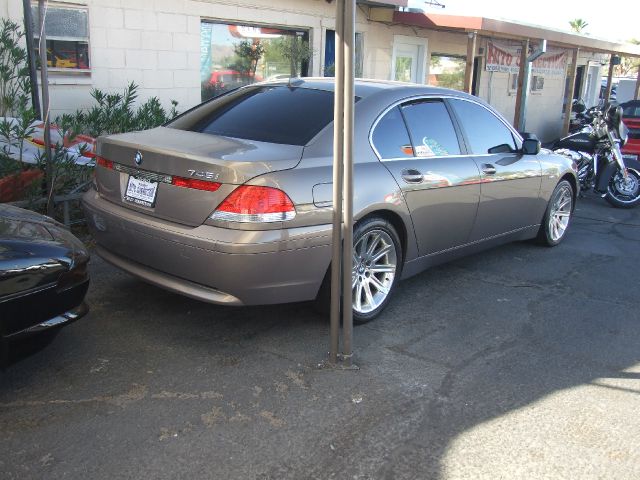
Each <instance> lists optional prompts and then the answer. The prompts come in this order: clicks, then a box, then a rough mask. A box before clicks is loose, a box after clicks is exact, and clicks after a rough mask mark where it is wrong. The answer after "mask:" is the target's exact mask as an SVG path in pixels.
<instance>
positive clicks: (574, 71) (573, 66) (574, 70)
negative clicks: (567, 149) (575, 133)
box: [562, 48, 580, 137]
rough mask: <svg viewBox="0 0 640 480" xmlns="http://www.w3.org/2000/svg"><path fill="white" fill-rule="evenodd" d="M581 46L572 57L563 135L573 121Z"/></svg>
mask: <svg viewBox="0 0 640 480" xmlns="http://www.w3.org/2000/svg"><path fill="white" fill-rule="evenodd" d="M579 51H580V49H579V48H576V49H575V50H574V51H573V56H572V57H571V69H570V70H569V75H568V79H569V88H568V89H567V98H566V101H567V103H566V105H565V106H564V122H563V124H562V136H563V137H564V136H565V135H567V134H568V133H569V122H570V121H571V107H572V106H573V93H574V91H575V88H576V74H577V72H578V52H579Z"/></svg>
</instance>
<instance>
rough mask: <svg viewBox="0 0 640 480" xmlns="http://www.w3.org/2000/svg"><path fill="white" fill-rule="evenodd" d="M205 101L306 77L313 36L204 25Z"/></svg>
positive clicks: (202, 72)
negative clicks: (270, 82)
mask: <svg viewBox="0 0 640 480" xmlns="http://www.w3.org/2000/svg"><path fill="white" fill-rule="evenodd" d="M200 41H201V42H200V81H201V85H202V100H207V99H209V98H212V97H216V96H218V95H221V94H223V93H225V92H228V91H230V90H233V89H235V88H238V87H242V86H244V85H249V84H251V83H254V82H259V81H262V80H272V79H279V78H289V77H291V76H306V75H307V73H308V68H309V59H310V57H311V55H312V50H311V48H310V46H309V33H308V32H307V31H305V30H292V29H283V28H272V27H257V26H251V25H236V24H224V23H211V22H202V23H201V25H200Z"/></svg>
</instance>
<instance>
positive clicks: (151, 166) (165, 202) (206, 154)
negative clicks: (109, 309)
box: [96, 127, 304, 226]
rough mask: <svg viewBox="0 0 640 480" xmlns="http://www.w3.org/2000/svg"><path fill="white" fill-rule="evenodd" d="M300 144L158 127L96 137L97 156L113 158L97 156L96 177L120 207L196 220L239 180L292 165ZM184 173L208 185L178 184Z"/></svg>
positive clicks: (102, 190) (100, 187)
mask: <svg viewBox="0 0 640 480" xmlns="http://www.w3.org/2000/svg"><path fill="white" fill-rule="evenodd" d="M303 148H304V147H302V146H297V145H282V144H272V143H266V142H259V141H253V140H240V139H234V138H228V137H222V136H217V135H211V134H205V133H197V132H190V131H183V130H177V129H173V128H166V127H158V128H155V129H152V130H147V131H143V132H131V133H125V134H119V135H112V136H107V137H101V138H99V139H98V156H99V157H102V158H104V159H105V160H106V161H107V162H113V164H112V165H110V167H111V168H103V166H100V162H99V165H98V166H97V167H96V182H97V187H98V192H99V193H100V194H101V195H102V196H103V197H105V198H106V199H108V200H110V201H112V202H114V203H118V204H121V205H122V206H123V207H126V208H129V209H133V210H138V211H144V212H145V213H146V214H148V215H151V216H154V217H158V218H163V219H167V220H171V221H175V222H178V223H182V224H186V225H193V226H196V225H201V224H202V223H203V222H204V221H205V220H206V219H207V217H208V216H209V215H210V214H211V213H212V212H213V211H214V209H215V208H216V207H217V206H218V205H219V204H220V202H222V200H224V199H225V198H226V197H227V195H228V194H229V193H231V191H233V190H234V189H235V188H236V187H237V186H238V185H241V184H243V183H245V182H247V181H248V180H250V179H251V178H253V177H256V176H258V175H262V174H265V173H269V172H275V171H278V170H287V169H290V168H293V167H295V166H296V165H297V164H298V162H299V161H300V158H301V157H302V152H303ZM183 179H186V180H187V181H189V180H196V181H197V182H196V183H197V184H198V186H199V187H205V188H206V187H211V188H210V190H202V189H198V188H190V187H186V186H178V185H176V183H179V184H182V185H184V184H185V181H183ZM214 183H217V184H220V186H219V188H217V189H215V186H214V185H213V184H214ZM214 189H215V190H214ZM138 193H140V194H138ZM147 194H148V196H146V195H147Z"/></svg>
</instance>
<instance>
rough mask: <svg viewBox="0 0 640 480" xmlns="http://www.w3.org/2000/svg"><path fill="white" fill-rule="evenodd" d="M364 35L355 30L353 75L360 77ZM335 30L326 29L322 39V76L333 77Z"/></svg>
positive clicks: (334, 70) (334, 66)
mask: <svg viewBox="0 0 640 480" xmlns="http://www.w3.org/2000/svg"><path fill="white" fill-rule="evenodd" d="M363 51H364V37H363V36H362V33H358V32H356V48H355V57H356V59H355V76H356V78H362V65H363V63H364V53H363ZM335 64H336V32H335V30H327V32H326V36H325V41H324V70H323V71H324V76H325V77H333V76H335V74H336V65H335Z"/></svg>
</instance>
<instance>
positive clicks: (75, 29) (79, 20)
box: [31, 5, 90, 71]
mask: <svg viewBox="0 0 640 480" xmlns="http://www.w3.org/2000/svg"><path fill="white" fill-rule="evenodd" d="M31 12H32V16H33V23H34V26H33V33H34V37H35V38H34V47H35V51H36V55H39V47H40V45H41V43H43V42H41V41H40V17H39V15H38V7H37V6H35V5H34V6H32V7H31ZM45 34H46V48H47V66H48V67H49V68H51V69H55V70H57V69H60V70H75V71H78V70H89V67H90V64H89V21H88V11H87V9H86V8H74V7H68V8H67V7H51V6H50V7H48V8H47V9H46V17H45Z"/></svg>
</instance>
